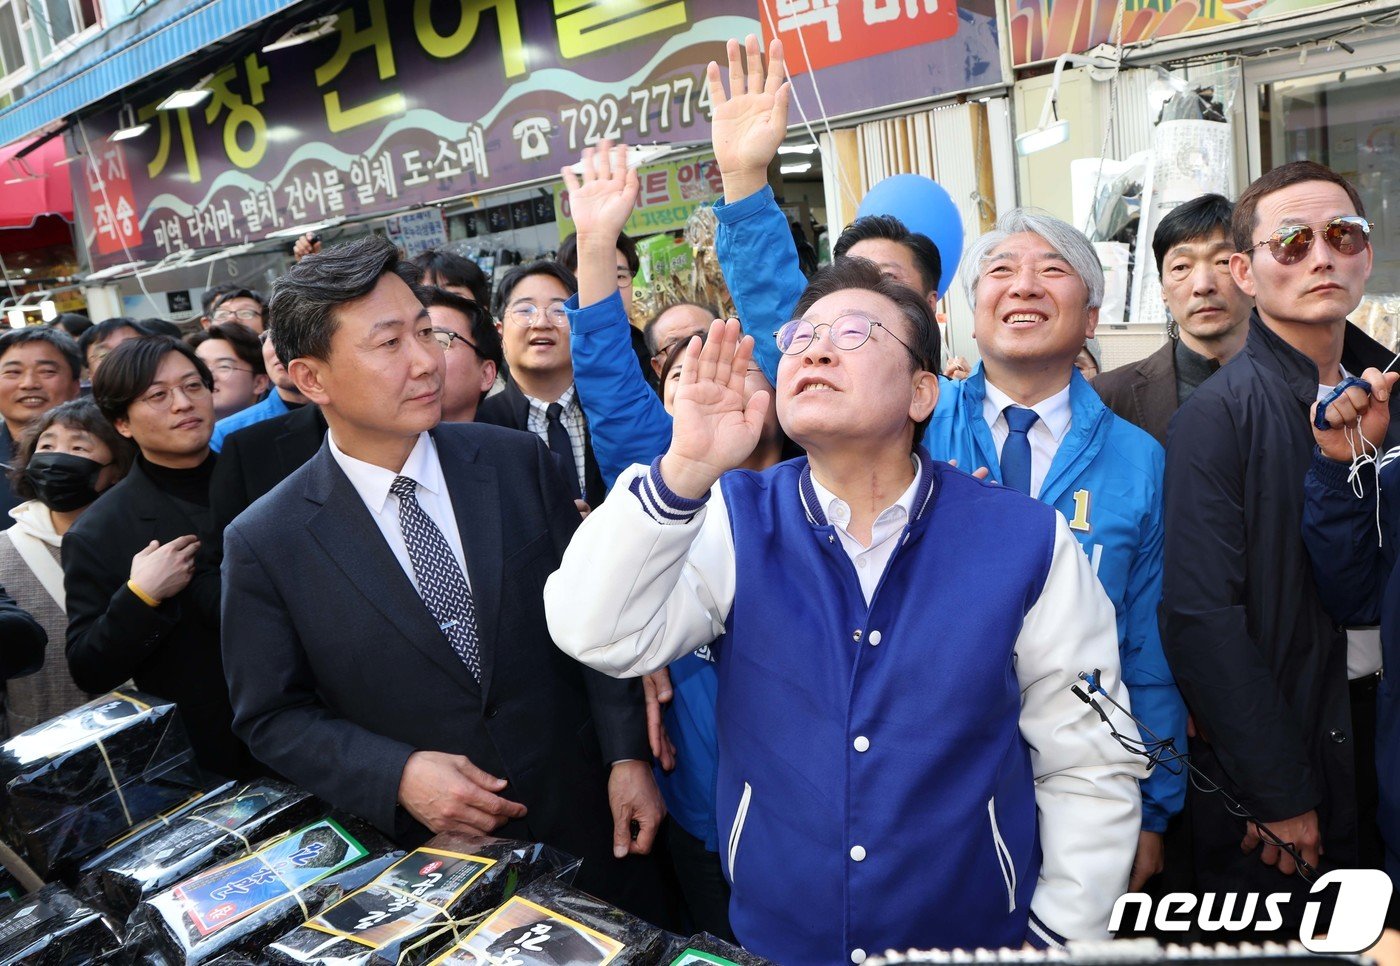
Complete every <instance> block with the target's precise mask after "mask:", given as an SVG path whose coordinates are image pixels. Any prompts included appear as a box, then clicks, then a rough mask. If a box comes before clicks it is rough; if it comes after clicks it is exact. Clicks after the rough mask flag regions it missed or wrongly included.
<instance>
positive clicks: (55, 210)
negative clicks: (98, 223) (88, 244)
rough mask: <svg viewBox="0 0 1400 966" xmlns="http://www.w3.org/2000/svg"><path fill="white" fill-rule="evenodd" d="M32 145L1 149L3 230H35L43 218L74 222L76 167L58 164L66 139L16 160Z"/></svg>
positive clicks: (0, 218) (55, 140)
mask: <svg viewBox="0 0 1400 966" xmlns="http://www.w3.org/2000/svg"><path fill="white" fill-rule="evenodd" d="M32 143H33V142H32V141H24V142H21V143H19V144H12V145H10V146H9V147H7V148H0V228H32V227H33V226H34V224H35V222H37V221H38V220H39V218H40V217H41V216H43V215H58V216H60V217H62V218H63V219H65V220H66V221H72V220H73V184H72V181H71V180H70V178H69V175H68V172H69V169H70V168H71V167H72V165H67V164H56V163H55V162H58V161H62V160H63V158H64V141H63V138H50V139H49V141H48V142H47V143H45V144H41V145H40V146H39V147H38V148H36V149H35V150H33V151H31V152H29V154H27V155H26V156H24V157H23V158H17V157H16V155H17V154H19V153H20V152H21V151H23V150H24V149H25V148H26V147H28V146H29V145H30V144H32ZM79 170H81V169H79Z"/></svg>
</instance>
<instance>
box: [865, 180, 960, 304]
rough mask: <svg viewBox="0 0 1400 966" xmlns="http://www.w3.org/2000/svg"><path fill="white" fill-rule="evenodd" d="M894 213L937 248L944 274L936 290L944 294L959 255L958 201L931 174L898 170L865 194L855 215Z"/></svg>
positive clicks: (950, 281) (954, 273) (951, 282)
mask: <svg viewBox="0 0 1400 966" xmlns="http://www.w3.org/2000/svg"><path fill="white" fill-rule="evenodd" d="M866 215H894V216H895V217H896V218H898V219H899V220H900V221H902V222H904V227H906V228H908V229H909V230H910V231H916V232H919V233H920V234H924V235H927V236H928V237H929V238H931V239H932V240H933V244H934V246H935V247H937V248H938V258H939V260H940V261H941V262H942V263H943V277H942V278H941V279H939V281H938V294H939V295H940V296H941V295H944V294H946V293H947V291H948V287H949V286H950V285H952V284H953V276H954V275H956V274H957V271H958V261H959V260H960V259H961V258H962V250H963V224H962V215H960V214H959V213H958V207H957V205H955V204H953V199H952V198H951V197H949V196H948V192H946V191H944V190H943V186H942V185H940V184H939V183H938V182H936V181H934V180H933V179H932V178H925V177H924V176H923V175H921V174H897V175H894V176H893V177H890V178H886V179H885V180H884V181H881V182H880V183H879V184H877V185H876V186H875V187H873V188H871V189H870V191H869V193H867V194H866V196H865V199H864V200H863V201H861V203H860V210H859V211H857V212H856V217H858V218H864V217H865V216H866Z"/></svg>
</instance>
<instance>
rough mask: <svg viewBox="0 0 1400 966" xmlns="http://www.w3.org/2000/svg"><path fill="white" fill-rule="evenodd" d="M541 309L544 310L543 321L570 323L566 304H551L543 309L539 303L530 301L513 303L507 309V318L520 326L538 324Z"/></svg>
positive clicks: (558, 323) (561, 325)
mask: <svg viewBox="0 0 1400 966" xmlns="http://www.w3.org/2000/svg"><path fill="white" fill-rule="evenodd" d="M541 311H543V312H544V318H543V321H545V322H548V323H549V324H550V325H555V326H560V327H563V326H566V325H568V324H569V313H567V312H565V311H564V306H562V305H551V306H550V307H549V308H547V309H543V310H541V309H540V307H539V306H538V305H532V304H531V303H529V302H521V303H520V304H519V305H512V306H511V307H510V308H509V309H507V310H506V318H508V319H510V320H511V321H512V322H514V323H515V324H516V325H518V326H521V327H523V328H529V327H530V326H532V325H536V324H538V322H539V321H540V312H541Z"/></svg>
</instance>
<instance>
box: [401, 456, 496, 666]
mask: <svg viewBox="0 0 1400 966" xmlns="http://www.w3.org/2000/svg"><path fill="white" fill-rule="evenodd" d="M417 490H418V484H417V483H416V482H414V481H413V480H411V479H409V478H408V477H406V476H398V477H395V478H394V483H393V485H392V486H390V487H389V492H390V493H392V494H394V496H396V497H398V498H399V528H400V529H401V530H402V531H403V542H404V543H405V544H406V545H407V546H408V559H409V560H410V561H412V563H413V574H414V577H415V578H416V579H417V583H418V596H420V597H422V598H423V603H424V604H426V605H427V606H428V613H430V614H432V615H433V620H435V621H437V624H438V628H439V629H441V631H442V633H443V636H444V637H446V638H447V643H449V644H451V645H452V650H454V651H456V652H457V656H458V657H460V658H461V659H462V663H463V664H465V665H466V666H467V670H469V671H471V673H472V677H474V678H476V680H477V681H478V682H479V681H481V642H480V640H479V639H478V638H477V632H476V604H475V603H473V601H472V592H471V588H470V587H469V586H467V578H466V577H465V576H464V575H463V574H462V568H461V567H459V566H457V558H456V557H454V556H453V555H452V548H451V547H449V546H448V545H447V538H446V537H444V536H443V535H442V531H441V530H439V529H438V526H437V524H436V523H434V522H433V521H432V518H431V517H429V516H428V514H427V513H425V512H423V508H422V507H421V506H419V505H418V493H417Z"/></svg>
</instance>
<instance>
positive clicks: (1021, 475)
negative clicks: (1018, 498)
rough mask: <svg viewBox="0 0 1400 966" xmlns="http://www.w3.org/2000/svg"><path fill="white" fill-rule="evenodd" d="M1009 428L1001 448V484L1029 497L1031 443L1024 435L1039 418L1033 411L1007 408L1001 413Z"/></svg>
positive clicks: (1015, 407) (1016, 407)
mask: <svg viewBox="0 0 1400 966" xmlns="http://www.w3.org/2000/svg"><path fill="white" fill-rule="evenodd" d="M1003 415H1005V416H1006V425H1007V426H1008V427H1009V428H1010V430H1011V432H1009V433H1008V434H1007V436H1006V442H1005V443H1003V444H1002V446H1001V482H1002V485H1003V486H1009V487H1011V488H1012V489H1016V490H1020V491H1021V492H1022V493H1024V494H1026V496H1030V495H1031V441H1030V439H1029V438H1027V436H1026V433H1028V432H1030V428H1031V427H1032V426H1034V425H1035V421H1036V420H1037V419H1039V418H1040V417H1039V416H1038V415H1036V411H1035V410H1034V409H1023V408H1021V407H1020V406H1007V407H1006V409H1005V410H1004V411H1003Z"/></svg>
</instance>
